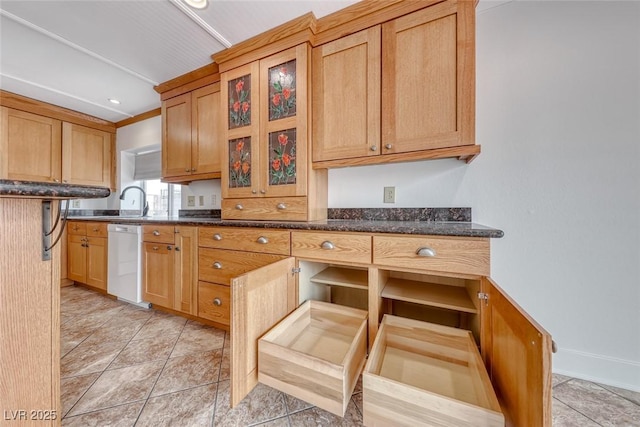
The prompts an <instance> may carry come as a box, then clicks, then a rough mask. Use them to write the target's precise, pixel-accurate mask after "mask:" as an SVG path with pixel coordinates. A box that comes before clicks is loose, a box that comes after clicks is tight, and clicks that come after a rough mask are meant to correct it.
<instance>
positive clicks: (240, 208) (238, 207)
mask: <svg viewBox="0 0 640 427" xmlns="http://www.w3.org/2000/svg"><path fill="white" fill-rule="evenodd" d="M236 209H237V210H239V211H241V210H243V209H244V206H242V205H241V204H240V203H238V204H237V205H236Z"/></svg>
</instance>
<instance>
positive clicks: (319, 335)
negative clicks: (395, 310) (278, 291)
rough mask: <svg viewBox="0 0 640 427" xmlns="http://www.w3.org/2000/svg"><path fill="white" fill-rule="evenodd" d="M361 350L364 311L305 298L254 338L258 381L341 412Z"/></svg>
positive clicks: (363, 345) (358, 367) (360, 362)
mask: <svg viewBox="0 0 640 427" xmlns="http://www.w3.org/2000/svg"><path fill="white" fill-rule="evenodd" d="M366 354H367V312H366V311H364V310H358V309H355V308H351V307H344V306H341V305H337V304H331V303H326V302H321V301H313V300H308V301H306V302H305V303H304V304H302V305H301V306H300V307H298V308H297V309H296V310H295V311H294V312H293V313H291V314H290V315H289V316H287V317H286V318H285V319H284V320H283V321H282V322H280V323H279V324H278V325H277V326H275V327H274V328H273V329H271V330H270V331H269V332H267V333H266V334H265V335H264V336H263V337H262V338H261V339H260V340H259V341H258V381H259V382H261V383H263V384H266V385H269V386H271V387H274V388H276V389H278V390H280V391H283V392H285V393H288V394H291V395H293V396H296V397H298V398H300V399H303V400H305V401H307V402H309V403H313V404H314V405H316V406H318V407H319V408H322V409H324V410H327V411H329V412H332V413H334V414H336V415H338V416H341V417H342V416H344V413H345V411H346V409H347V405H348V404H349V400H350V399H351V394H352V393H353V389H354V388H355V386H356V382H357V381H358V377H359V375H360V372H361V371H362V367H363V365H364V362H365V357H366Z"/></svg>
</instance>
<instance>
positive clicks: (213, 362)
mask: <svg viewBox="0 0 640 427" xmlns="http://www.w3.org/2000/svg"><path fill="white" fill-rule="evenodd" d="M61 337H62V350H61V356H62V359H61V377H62V379H61V391H62V412H63V416H64V418H63V420H62V425H63V426H82V427H86V426H101V427H102V426H123V427H124V426H133V425H135V426H154V427H156V426H185V427H186V426H188V427H195V426H256V425H260V426H270V427H280V426H289V427H298V426H331V427H333V426H361V425H362V388H361V385H360V384H358V386H357V387H356V390H355V393H354V395H353V397H352V399H351V402H350V403H349V407H348V408H347V412H346V414H345V416H344V418H339V417H336V416H334V415H332V414H330V413H328V412H326V411H323V410H321V409H318V408H316V407H313V406H311V405H309V404H308V403H306V402H303V401H301V400H299V399H296V398H294V397H292V396H289V395H286V394H284V393H281V392H279V391H276V390H274V389H272V388H269V387H267V386H264V385H258V386H257V387H256V388H255V389H254V390H253V391H252V392H251V393H250V394H249V395H248V396H247V397H246V398H245V399H244V400H243V401H242V402H241V403H240V405H238V406H237V407H236V408H234V409H231V408H230V405H229V336H228V334H226V333H225V332H224V331H221V330H218V329H215V328H211V327H208V326H205V325H202V324H200V323H197V322H194V321H190V320H186V319H184V318H181V317H178V316H173V315H170V314H166V313H163V312H160V311H156V310H145V309H141V308H138V307H135V306H132V305H130V304H126V303H122V302H118V301H114V300H112V299H110V298H107V297H105V296H103V295H100V294H98V293H96V292H93V291H89V290H87V289H84V288H81V287H75V286H72V287H65V288H63V289H62V292H61ZM553 425H554V426H557V427H565V426H566V427H569V426H576V427H577V426H580V427H583V426H587V427H588V426H640V393H635V392H631V391H627V390H622V389H617V388H614V387H609V386H604V385H599V384H595V383H590V382H587V381H582V380H578V379H574V378H569V377H564V376H561V375H554V377H553Z"/></svg>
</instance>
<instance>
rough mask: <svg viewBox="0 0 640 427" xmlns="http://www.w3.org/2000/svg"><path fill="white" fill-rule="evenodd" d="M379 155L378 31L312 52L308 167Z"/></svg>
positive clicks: (372, 29) (364, 33) (363, 33)
mask: <svg viewBox="0 0 640 427" xmlns="http://www.w3.org/2000/svg"><path fill="white" fill-rule="evenodd" d="M378 154H380V26H375V27H372V28H369V29H367V30H364V31H360V32H359V33H355V34H352V35H350V36H347V37H343V38H341V39H338V40H336V41H333V42H330V43H327V44H324V45H322V46H319V47H317V48H315V49H313V161H314V162H317V161H322V160H336V159H345V158H353V157H366V156H374V155H378Z"/></svg>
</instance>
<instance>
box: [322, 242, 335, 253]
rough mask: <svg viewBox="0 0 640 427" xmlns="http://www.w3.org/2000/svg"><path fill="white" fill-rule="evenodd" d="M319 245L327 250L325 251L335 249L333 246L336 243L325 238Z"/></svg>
mask: <svg viewBox="0 0 640 427" xmlns="http://www.w3.org/2000/svg"><path fill="white" fill-rule="evenodd" d="M320 247H321V248H322V249H325V250H327V251H331V250H333V249H335V248H336V245H334V244H333V243H332V242H330V241H328V240H325V241H324V242H322V244H321V245H320Z"/></svg>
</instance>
